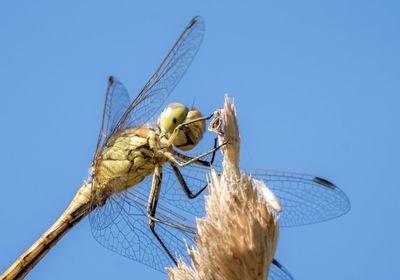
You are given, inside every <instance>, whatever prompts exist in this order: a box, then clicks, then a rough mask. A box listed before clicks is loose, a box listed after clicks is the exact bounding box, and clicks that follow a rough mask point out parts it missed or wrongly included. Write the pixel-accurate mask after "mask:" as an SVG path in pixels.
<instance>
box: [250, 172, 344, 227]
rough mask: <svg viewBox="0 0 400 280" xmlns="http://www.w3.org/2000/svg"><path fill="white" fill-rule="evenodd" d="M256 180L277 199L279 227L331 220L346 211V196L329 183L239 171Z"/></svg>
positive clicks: (287, 174)
mask: <svg viewBox="0 0 400 280" xmlns="http://www.w3.org/2000/svg"><path fill="white" fill-rule="evenodd" d="M243 171H244V172H246V173H249V174H251V175H252V176H253V177H254V178H257V179H260V180H262V181H264V182H265V184H266V185H267V186H268V188H270V189H271V190H272V191H273V193H274V194H275V195H276V196H277V197H278V200H279V203H280V204H281V206H282V213H281V214H280V218H279V224H280V225H281V226H283V227H291V226H301V225H307V224H314V223H319V222H322V221H327V220H331V219H334V218H337V217H340V216H342V215H344V214H346V213H347V212H348V211H349V210H350V201H349V199H348V198H347V196H346V194H345V193H344V192H343V191H342V190H341V189H340V188H338V187H337V186H335V185H334V184H332V183H331V182H329V181H327V180H325V179H322V178H319V177H316V176H311V175H305V174H300V173H291V172H284V171H275V170H267V169H265V170H260V169H251V168H243Z"/></svg>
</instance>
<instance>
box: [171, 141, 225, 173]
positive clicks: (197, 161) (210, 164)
mask: <svg viewBox="0 0 400 280" xmlns="http://www.w3.org/2000/svg"><path fill="white" fill-rule="evenodd" d="M219 148H220V147H218V138H215V139H214V148H213V150H214V151H213V153H212V156H211V160H210V161H206V160H201V159H198V160H196V161H195V162H193V163H196V164H198V165H202V166H207V167H211V166H212V164H213V163H214V159H215V154H216V153H217V151H218V149H219ZM172 153H173V154H174V155H176V156H178V157H180V158H181V159H183V160H186V161H189V160H192V159H193V157H191V156H187V155H184V154H182V153H180V152H178V151H175V150H173V151H172Z"/></svg>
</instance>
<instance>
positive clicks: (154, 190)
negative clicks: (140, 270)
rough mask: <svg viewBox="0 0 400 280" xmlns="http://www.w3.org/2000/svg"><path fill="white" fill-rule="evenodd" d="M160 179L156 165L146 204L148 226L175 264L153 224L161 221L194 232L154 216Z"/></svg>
mask: <svg viewBox="0 0 400 280" xmlns="http://www.w3.org/2000/svg"><path fill="white" fill-rule="evenodd" d="M161 181H162V171H161V166H160V165H156V167H155V169H154V175H153V181H152V184H151V191H150V195H149V201H148V205H147V217H148V218H149V227H150V230H151V232H152V233H153V235H154V236H155V238H156V239H157V240H158V242H159V243H160V245H161V246H162V248H163V249H164V251H165V252H166V253H167V255H168V257H169V258H170V259H171V260H172V261H173V262H174V263H175V265H176V264H177V262H176V260H175V258H174V257H173V255H172V254H171V252H170V251H169V250H168V248H167V246H165V244H164V242H163V241H162V240H161V238H160V236H159V235H158V233H157V232H156V230H155V225H156V223H162V224H164V225H167V226H169V227H172V228H176V229H179V230H182V231H185V232H189V233H191V234H195V232H194V231H190V230H188V229H186V228H183V227H180V226H178V225H175V224H172V223H169V222H167V221H163V220H160V219H158V218H156V217H155V215H156V210H157V202H158V197H159V195H160V190H161Z"/></svg>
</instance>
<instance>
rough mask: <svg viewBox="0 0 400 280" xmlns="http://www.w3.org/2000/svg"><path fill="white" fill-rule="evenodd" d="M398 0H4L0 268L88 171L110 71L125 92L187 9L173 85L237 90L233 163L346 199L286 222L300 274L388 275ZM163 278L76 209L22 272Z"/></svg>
mask: <svg viewBox="0 0 400 280" xmlns="http://www.w3.org/2000/svg"><path fill="white" fill-rule="evenodd" d="M399 12H400V5H399V4H398V1H370V0H363V1H361V0H360V1H344V0H338V1H316V0H315V1H313V0H304V1H292V0H289V1H269V0H268V1H247V2H246V3H245V2H244V1H222V0H221V1H212V0H203V1H114V2H113V3H111V1H107V2H106V1H64V3H61V1H58V2H57V4H56V2H54V1H47V2H46V1H40V0H36V1H2V2H1V3H0V82H1V89H0V96H1V101H0V104H1V109H0V124H1V137H0V147H2V152H1V153H2V156H1V158H2V160H1V161H0V174H1V186H0V189H1V203H0V225H1V231H0V271H3V270H5V269H6V268H7V267H8V266H9V265H10V264H11V263H12V262H13V261H14V260H15V259H16V258H17V257H18V256H19V254H20V253H22V252H23V251H24V250H25V249H26V248H27V247H28V246H29V245H30V244H31V243H32V242H33V241H34V240H36V238H37V237H39V236H40V234H41V233H42V232H43V231H44V230H46V229H47V227H48V226H50V225H51V224H52V223H53V222H54V221H55V220H56V218H57V217H58V215H59V214H60V213H61V212H62V211H63V209H64V207H66V205H67V203H68V202H69V200H70V199H71V198H72V196H73V195H74V193H75V192H76V190H77V188H78V187H79V186H80V184H81V182H82V181H83V180H84V179H85V178H86V177H87V174H88V168H89V167H90V162H91V159H92V156H93V152H94V148H95V144H96V140H97V135H98V130H99V128H100V117H101V110H102V106H103V99H104V92H105V87H106V80H107V77H108V75H110V74H114V75H116V76H117V77H119V78H120V80H122V81H123V82H124V83H125V84H126V85H127V87H128V89H129V91H130V92H131V94H132V95H135V94H136V93H137V92H138V91H139V90H140V88H141V87H142V86H143V85H144V83H145V81H147V79H148V78H149V76H150V75H151V73H152V72H153V70H154V69H155V68H156V67H157V65H158V63H159V62H160V61H161V59H162V58H163V56H164V55H165V53H166V51H167V50H168V49H169V47H170V46H171V44H172V43H173V41H174V40H175V38H176V37H177V35H178V34H179V32H181V30H182V29H183V27H184V26H185V25H186V23H187V22H188V21H189V20H190V19H191V18H192V17H193V16H195V15H202V16H203V17H204V19H205V21H206V25H207V33H206V37H205V40H204V43H203V46H202V48H201V50H200V52H199V54H198V56H197V58H196V59H195V62H194V63H193V64H192V66H191V69H190V70H189V71H188V73H187V74H186V76H185V78H184V79H183V80H182V82H181V83H180V84H179V86H178V87H177V88H176V90H175V91H174V93H173V94H172V96H171V99H170V100H175V101H180V102H187V103H189V104H191V103H192V101H193V99H194V98H195V100H196V105H197V106H198V107H199V108H201V109H202V110H203V112H205V113H210V112H212V111H213V110H214V109H215V108H217V107H220V106H221V105H222V102H223V96H224V93H225V92H228V93H229V94H230V95H231V96H234V97H235V100H236V104H237V109H238V114H239V118H240V128H241V137H242V139H243V149H242V163H243V164H244V165H251V166H258V167H266V168H267V167H268V168H278V169H284V170H291V171H300V172H306V173H312V174H318V175H319V176H322V177H326V178H328V179H330V180H332V181H333V182H335V183H336V184H337V185H339V186H340V187H341V188H342V189H343V190H344V191H345V192H346V193H347V194H348V196H349V198H350V199H351V202H352V210H351V212H350V213H349V214H348V215H346V216H344V217H341V218H340V219H336V220H334V221H330V222H326V223H322V224H316V225H312V226H307V227H299V228H291V229H282V231H281V235H280V242H279V248H278V251H277V256H278V258H279V259H280V260H281V262H282V263H284V264H285V265H286V267H287V268H288V269H289V270H290V271H291V272H292V274H293V275H294V276H295V277H296V278H297V279H394V278H396V277H397V276H398V274H399V265H398V260H399V257H398V252H399V249H400V246H399V240H398V238H399V227H400V219H399V218H398V213H400V206H399V205H400V203H399V195H400V183H399V178H398V174H399V167H400V165H399V162H400V148H399V143H400V133H399V120H400V110H399V105H400V97H399V94H400V79H399V76H400V70H399V65H400V56H399V49H400V39H399V27H400V17H399ZM95 278H96V279H110V278H112V279H143V278H146V279H167V277H166V276H165V275H163V274H160V273H158V272H156V271H153V270H151V269H150V268H147V267H145V266H143V265H140V264H138V263H135V262H132V261H130V260H128V259H125V258H123V257H121V256H119V255H117V254H114V253H112V252H111V251H108V250H106V249H104V248H103V247H101V246H100V245H99V244H98V243H97V242H96V241H95V240H94V239H93V238H92V236H91V233H90V227H89V223H88V222H87V220H85V221H83V222H82V223H81V224H79V225H78V226H77V227H76V228H74V229H73V230H72V231H71V232H70V233H69V234H68V235H67V236H66V237H65V238H64V239H63V240H62V241H61V242H60V243H59V245H58V246H56V247H55V248H54V249H53V250H52V251H51V252H50V253H49V254H48V255H47V256H46V258H45V259H44V260H43V261H42V262H41V263H40V264H39V265H38V266H37V267H36V268H35V269H34V270H33V271H32V273H31V274H30V275H29V277H28V279H95Z"/></svg>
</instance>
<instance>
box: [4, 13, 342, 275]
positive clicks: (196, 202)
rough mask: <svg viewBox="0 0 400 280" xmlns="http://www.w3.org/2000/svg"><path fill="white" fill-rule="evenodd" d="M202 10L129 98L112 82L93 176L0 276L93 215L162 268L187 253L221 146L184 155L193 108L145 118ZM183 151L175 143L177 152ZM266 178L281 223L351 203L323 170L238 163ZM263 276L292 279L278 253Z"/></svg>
mask: <svg viewBox="0 0 400 280" xmlns="http://www.w3.org/2000/svg"><path fill="white" fill-rule="evenodd" d="M204 32H205V24H204V21H203V19H202V18H201V17H195V18H193V19H192V20H191V21H190V23H189V24H188V25H187V26H186V28H185V29H184V31H183V32H182V33H181V34H180V36H179V37H178V39H177V41H176V42H175V43H174V45H173V47H172V48H171V50H170V51H169V52H168V54H167V56H166V57H165V59H164V60H163V61H162V63H161V65H160V66H159V67H158V69H157V70H156V72H155V73H154V74H153V76H152V77H151V78H150V80H149V81H148V82H147V83H146V84H145V86H144V88H143V89H142V90H141V91H140V93H139V94H138V96H137V97H136V98H135V99H134V100H133V101H131V100H130V97H129V94H128V91H127V89H126V87H125V86H124V85H123V84H122V83H121V82H120V81H119V80H118V79H116V78H115V77H110V79H109V81H108V86H107V91H106V99H105V104H104V108H103V116H102V124H101V130H100V134H99V137H98V141H97V146H96V151H95V155H94V159H93V161H92V166H91V169H90V176H89V179H88V180H86V181H85V182H84V184H83V185H82V187H81V188H80V189H79V190H78V192H77V194H76V196H75V197H74V198H73V200H72V202H71V203H70V205H69V206H68V208H67V209H66V210H65V211H64V213H63V214H62V215H61V216H60V218H59V219H58V220H57V221H56V222H55V223H54V224H53V226H51V227H50V228H49V229H48V230H47V231H46V232H45V233H44V234H43V235H42V236H41V237H40V238H39V239H38V240H37V241H36V242H35V243H34V244H33V245H32V246H31V247H30V248H29V249H28V250H27V251H26V252H25V253H23V254H22V255H21V256H20V257H19V258H18V259H17V260H16V261H15V263H14V264H13V265H12V266H11V267H10V268H9V269H8V270H7V271H6V272H5V273H4V274H3V275H2V276H1V277H0V279H16V278H22V277H24V276H25V275H26V274H27V273H28V272H29V271H30V270H31V269H32V268H33V267H34V266H35V265H36V264H37V263H38V262H39V261H40V260H41V259H42V258H43V257H44V256H45V255H46V253H47V252H48V251H49V250H50V249H51V248H52V247H53V246H54V245H55V244H56V243H57V242H58V241H59V240H60V239H61V238H62V236H64V235H65V234H66V233H67V232H68V231H69V230H70V229H71V228H72V227H73V226H74V225H76V224H77V223H78V222H80V221H81V220H82V219H83V218H84V217H86V216H87V215H89V222H90V224H91V230H92V234H93V236H94V238H95V239H96V240H97V241H98V242H99V243H100V244H102V245H103V246H104V247H106V248H108V249H110V250H112V251H114V252H117V253H119V254H121V255H123V256H126V257H128V258H131V259H133V260H135V261H138V262H140V263H143V264H145V265H148V266H150V267H152V268H154V269H156V270H159V271H162V272H164V269H165V267H166V266H170V265H171V264H172V265H173V264H176V263H177V261H176V260H177V255H180V256H182V257H183V258H184V259H185V258H186V259H188V255H187V252H186V245H185V243H184V242H183V240H184V239H185V240H186V241H187V243H188V244H194V238H195V234H196V227H195V217H200V216H202V215H204V195H205V194H206V193H207V182H206V174H207V173H208V172H209V170H210V167H211V166H213V167H214V168H216V169H217V170H218V168H219V167H218V166H219V165H218V163H217V160H215V157H216V151H217V150H218V149H219V148H220V147H221V145H224V143H222V144H221V145H217V142H215V143H214V147H213V148H212V149H209V150H207V151H205V152H203V153H201V154H200V155H198V156H190V155H187V154H185V152H186V151H189V150H192V149H193V148H194V147H196V146H197V145H198V144H199V142H200V140H201V139H202V137H203V134H204V133H205V122H206V121H207V120H208V119H210V118H211V117H212V116H203V115H202V114H201V113H200V111H199V110H198V109H196V108H188V107H186V106H184V105H182V104H179V103H171V104H169V105H168V106H167V107H165V109H164V110H162V111H161V114H160V117H159V118H158V119H157V121H156V123H155V125H154V126H153V127H151V126H150V125H148V124H149V123H151V122H152V121H153V119H154V116H157V113H158V112H159V111H160V110H161V109H162V105H163V104H164V102H165V101H166V100H167V98H168V97H169V95H170V94H171V92H172V91H173V89H174V88H175V87H176V86H177V84H178V83H179V81H180V80H181V78H182V77H183V76H184V74H185V72H186V70H187V69H188V68H189V66H190V64H191V62H192V61H193V58H194V57H195V55H196V53H197V52H198V50H199V47H200V45H201V42H202V40H203V37H204ZM178 150H179V151H178ZM244 171H245V172H247V173H251V174H253V175H254V177H256V178H259V179H262V180H264V181H265V182H266V183H267V185H268V186H269V187H270V188H271V189H272V190H273V191H274V192H275V193H276V195H277V196H278V197H279V199H280V203H281V204H282V207H283V211H282V214H281V217H280V223H281V225H282V226H297V225H303V224H310V223H316V222H320V221H324V220H329V219H332V218H335V217H338V216H340V215H343V214H344V213H346V212H347V211H348V209H349V201H348V199H347V197H346V195H345V194H344V193H343V192H342V191H341V190H340V189H339V188H338V187H336V186H335V185H333V184H332V183H330V182H329V181H327V180H324V179H322V178H319V177H314V176H309V175H303V174H294V173H287V172H276V171H270V170H252V169H244ZM269 279H275V280H278V279H292V276H291V275H290V273H289V272H288V271H287V270H286V269H285V268H284V267H283V266H282V265H281V264H280V263H279V262H278V261H276V260H274V261H273V263H272V266H271V271H270V274H269Z"/></svg>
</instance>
